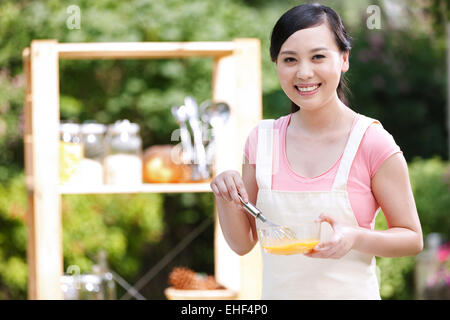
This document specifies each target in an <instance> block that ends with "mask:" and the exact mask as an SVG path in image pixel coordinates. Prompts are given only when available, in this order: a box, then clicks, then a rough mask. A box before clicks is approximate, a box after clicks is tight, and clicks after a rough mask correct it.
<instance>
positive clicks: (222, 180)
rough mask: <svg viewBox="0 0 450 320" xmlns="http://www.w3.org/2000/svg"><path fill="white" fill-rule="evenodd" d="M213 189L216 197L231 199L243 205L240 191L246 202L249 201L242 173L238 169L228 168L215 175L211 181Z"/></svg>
mask: <svg viewBox="0 0 450 320" xmlns="http://www.w3.org/2000/svg"><path fill="white" fill-rule="evenodd" d="M210 186H211V189H212V191H213V192H214V195H215V196H216V198H219V199H223V200H226V201H231V202H234V203H235V204H237V205H238V206H239V207H240V206H241V201H240V200H239V197H238V193H239V194H240V195H241V198H242V200H244V202H248V195H247V191H246V190H245V186H244V182H243V181H242V178H241V175H240V174H239V172H238V171H236V170H227V171H224V172H222V173H221V174H219V175H217V176H216V177H214V179H213V180H212V181H211V184H210Z"/></svg>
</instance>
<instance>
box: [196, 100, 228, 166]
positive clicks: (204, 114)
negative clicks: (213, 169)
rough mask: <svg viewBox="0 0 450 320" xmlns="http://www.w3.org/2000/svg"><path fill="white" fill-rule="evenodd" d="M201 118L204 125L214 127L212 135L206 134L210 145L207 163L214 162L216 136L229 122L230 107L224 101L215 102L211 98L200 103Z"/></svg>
mask: <svg viewBox="0 0 450 320" xmlns="http://www.w3.org/2000/svg"><path fill="white" fill-rule="evenodd" d="M200 110H201V118H202V121H203V124H204V127H203V128H205V126H206V128H208V129H209V126H211V127H212V134H211V136H209V135H208V136H206V138H207V139H208V140H209V143H208V146H207V147H206V160H207V163H209V164H210V163H212V161H213V158H214V148H215V137H216V136H217V134H218V132H219V131H220V129H221V128H222V127H223V125H224V124H225V123H226V122H227V120H228V118H229V116H230V107H229V106H228V104H226V103H224V102H218V103H213V102H212V101H210V100H207V101H204V102H203V103H202V104H201V105H200Z"/></svg>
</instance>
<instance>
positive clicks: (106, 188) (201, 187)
mask: <svg viewBox="0 0 450 320" xmlns="http://www.w3.org/2000/svg"><path fill="white" fill-rule="evenodd" d="M58 192H59V194H109V193H111V194H113V193H182V192H211V187H210V185H209V183H144V184H139V185H130V186H121V185H101V186H95V185H92V186H89V185H83V186H81V185H59V186H58Z"/></svg>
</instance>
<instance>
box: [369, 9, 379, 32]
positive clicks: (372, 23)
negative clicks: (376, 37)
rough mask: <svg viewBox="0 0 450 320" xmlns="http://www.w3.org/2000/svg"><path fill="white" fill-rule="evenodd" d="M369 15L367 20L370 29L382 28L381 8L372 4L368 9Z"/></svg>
mask: <svg viewBox="0 0 450 320" xmlns="http://www.w3.org/2000/svg"><path fill="white" fill-rule="evenodd" d="M366 12H367V14H369V16H368V17H367V20H366V25H367V28H368V29H369V30H373V29H381V9H380V7H379V6H377V5H374V4H373V5H370V6H368V7H367V10H366Z"/></svg>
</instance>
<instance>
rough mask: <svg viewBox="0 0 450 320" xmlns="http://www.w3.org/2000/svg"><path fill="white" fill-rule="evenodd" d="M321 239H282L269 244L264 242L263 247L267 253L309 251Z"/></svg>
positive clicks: (286, 253) (282, 253)
mask: <svg viewBox="0 0 450 320" xmlns="http://www.w3.org/2000/svg"><path fill="white" fill-rule="evenodd" d="M319 242H320V240H318V239H305V240H290V239H280V240H276V241H273V242H271V243H268V244H264V245H263V246H262V247H263V248H264V250H265V251H266V252H267V253H271V254H279V255H290V254H297V253H307V252H309V251H311V250H312V249H313V248H314V247H315V246H316V245H317V244H318V243H319Z"/></svg>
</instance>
